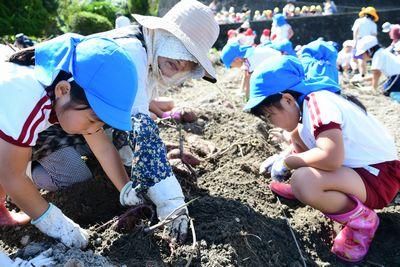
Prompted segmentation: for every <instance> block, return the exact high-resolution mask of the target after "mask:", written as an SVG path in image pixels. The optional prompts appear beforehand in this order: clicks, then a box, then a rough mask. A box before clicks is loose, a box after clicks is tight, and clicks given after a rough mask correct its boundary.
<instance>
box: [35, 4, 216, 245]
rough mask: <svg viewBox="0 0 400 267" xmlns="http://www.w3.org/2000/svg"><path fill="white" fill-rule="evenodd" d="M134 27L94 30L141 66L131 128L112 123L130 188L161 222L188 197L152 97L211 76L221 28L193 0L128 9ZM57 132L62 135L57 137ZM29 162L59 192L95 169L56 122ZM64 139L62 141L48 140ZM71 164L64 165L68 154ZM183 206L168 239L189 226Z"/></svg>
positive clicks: (181, 236)
mask: <svg viewBox="0 0 400 267" xmlns="http://www.w3.org/2000/svg"><path fill="white" fill-rule="evenodd" d="M133 17H134V18H135V19H136V21H137V22H138V24H139V25H138V26H128V27H123V28H120V29H116V30H112V31H109V32H104V33H100V34H98V35H101V36H106V37H109V38H113V39H114V40H115V41H116V42H118V43H119V44H120V45H122V46H123V47H124V48H125V49H126V50H127V51H128V52H129V54H130V55H131V56H132V58H133V59H134V62H135V65H136V69H137V72H138V77H139V80H138V93H137V95H136V99H135V103H134V105H133V107H132V111H131V114H132V128H133V131H132V132H121V131H117V130H115V129H112V128H109V129H107V130H106V132H108V133H109V134H110V136H112V138H113V141H114V144H115V146H116V147H117V149H118V150H119V152H120V155H121V157H122V159H123V162H124V164H125V165H126V166H128V167H130V166H131V167H132V171H131V181H132V182H131V183H130V185H129V187H130V188H132V187H133V188H134V189H135V191H136V193H137V195H138V196H139V197H140V196H141V195H142V194H147V196H148V197H149V198H150V199H151V200H152V201H153V203H154V204H155V205H156V207H157V215H158V218H159V219H160V220H163V219H164V218H165V217H166V216H167V215H168V214H169V213H171V212H172V211H173V210H174V209H176V208H177V207H179V206H181V205H183V204H184V203H185V201H184V196H183V193H182V189H181V186H180V184H179V182H178V181H177V179H176V177H175V175H174V174H173V172H172V170H171V167H170V165H169V163H168V161H167V158H166V149H165V146H164V144H163V142H162V140H161V138H160V137H159V131H158V128H157V125H156V124H155V123H154V121H153V120H152V119H151V118H150V116H149V115H150V113H149V103H150V102H151V100H153V99H155V98H156V97H158V96H159V95H160V94H162V93H163V91H164V90H165V89H166V88H168V87H169V86H171V85H178V84H181V83H182V82H183V81H185V80H187V79H190V78H203V79H205V80H208V81H210V82H216V79H215V77H216V75H215V70H214V68H213V67H212V64H211V62H210V61H209V59H208V58H207V53H208V51H209V49H210V48H211V46H212V45H213V44H214V42H215V41H216V39H217V37H218V33H219V27H218V24H217V22H216V21H215V20H214V16H213V13H212V11H211V10H210V8H208V7H207V6H205V5H203V4H202V3H200V2H198V1H195V0H183V1H180V2H179V3H177V4H176V5H175V6H174V7H173V8H172V9H171V10H170V11H169V12H168V13H167V14H166V15H165V16H164V17H162V18H158V17H151V16H141V15H133ZM60 135H61V136H62V137H60ZM40 139H41V140H42V142H41V143H42V145H41V146H37V150H36V153H35V154H34V160H35V161H34V163H33V167H32V179H33V181H34V182H35V184H36V185H37V186H38V187H40V188H44V189H47V190H51V191H54V190H58V189H61V188H65V187H68V186H70V185H72V184H73V183H76V182H79V181H82V180H85V179H88V178H90V177H91V176H92V175H91V173H90V171H89V169H88V167H87V166H86V165H85V163H84V162H83V161H82V160H81V155H84V154H86V153H90V151H88V150H87V149H86V146H85V144H84V142H83V141H82V140H81V138H80V137H79V136H70V135H66V134H65V133H60V129H57V128H53V129H51V130H50V131H49V132H47V134H44V135H42V136H41V137H40ZM55 139H62V140H61V142H60V140H58V142H59V143H61V144H63V145H62V146H61V147H60V146H53V144H54V143H55V142H53V140H55ZM67 158H68V159H69V161H68V162H73V164H70V163H68V164H66V161H65V159H67ZM187 214H188V213H187V210H186V212H185V213H184V214H183V215H181V216H180V217H179V218H178V219H176V220H174V221H173V222H172V223H171V225H169V226H168V229H169V234H170V235H169V237H170V240H171V241H172V242H183V241H184V240H185V238H186V234H187V228H188V216H187Z"/></svg>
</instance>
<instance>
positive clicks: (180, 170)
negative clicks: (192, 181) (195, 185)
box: [169, 159, 191, 176]
mask: <svg viewBox="0 0 400 267" xmlns="http://www.w3.org/2000/svg"><path fill="white" fill-rule="evenodd" d="M169 164H170V165H171V167H172V171H173V172H174V173H175V174H176V175H179V176H190V175H191V174H190V171H189V170H188V168H187V167H186V166H185V165H183V163H182V161H181V159H170V160H169Z"/></svg>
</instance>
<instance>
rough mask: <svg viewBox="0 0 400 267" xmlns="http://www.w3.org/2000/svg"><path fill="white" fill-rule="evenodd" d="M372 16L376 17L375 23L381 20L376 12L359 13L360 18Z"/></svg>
mask: <svg viewBox="0 0 400 267" xmlns="http://www.w3.org/2000/svg"><path fill="white" fill-rule="evenodd" d="M366 14H368V15H371V16H372V17H374V21H375V22H377V21H378V20H379V16H378V14H376V12H370V11H368V10H361V11H360V13H358V16H359V17H360V18H361V17H362V16H364V15H366Z"/></svg>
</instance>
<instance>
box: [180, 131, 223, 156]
mask: <svg viewBox="0 0 400 267" xmlns="http://www.w3.org/2000/svg"><path fill="white" fill-rule="evenodd" d="M187 142H188V143H189V145H190V146H191V147H193V149H194V151H195V152H196V153H197V154H199V155H200V156H202V157H206V156H208V155H210V154H212V153H214V152H216V151H217V147H216V146H215V145H214V143H213V142H211V141H206V140H203V139H201V138H200V137H199V136H197V135H190V136H188V137H187Z"/></svg>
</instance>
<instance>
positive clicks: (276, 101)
mask: <svg viewBox="0 0 400 267" xmlns="http://www.w3.org/2000/svg"><path fill="white" fill-rule="evenodd" d="M283 93H288V94H290V95H291V96H293V98H294V99H295V100H296V101H298V99H299V97H300V96H301V94H300V93H298V92H295V91H291V90H286V91H283V92H282V94H283ZM282 94H274V95H270V96H269V97H267V98H265V99H264V100H263V101H262V102H261V103H260V104H258V105H257V106H255V107H253V108H252V109H251V110H250V113H251V114H253V115H255V116H257V117H260V118H263V117H264V116H265V109H266V108H269V107H271V106H273V107H275V108H277V109H282V105H281V103H280V100H281V99H282ZM341 96H342V97H343V98H344V99H346V100H347V101H349V102H351V103H353V104H355V105H356V106H358V107H359V108H361V109H362V110H363V111H364V112H365V113H367V108H366V107H365V106H364V104H363V103H362V102H361V101H360V100H358V99H357V98H356V97H355V96H353V95H350V94H341ZM301 108H302V106H301V105H300V109H301Z"/></svg>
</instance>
